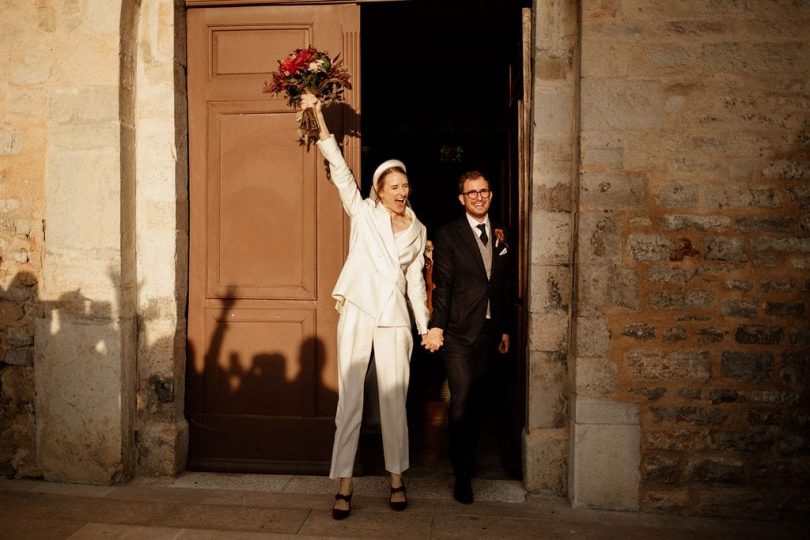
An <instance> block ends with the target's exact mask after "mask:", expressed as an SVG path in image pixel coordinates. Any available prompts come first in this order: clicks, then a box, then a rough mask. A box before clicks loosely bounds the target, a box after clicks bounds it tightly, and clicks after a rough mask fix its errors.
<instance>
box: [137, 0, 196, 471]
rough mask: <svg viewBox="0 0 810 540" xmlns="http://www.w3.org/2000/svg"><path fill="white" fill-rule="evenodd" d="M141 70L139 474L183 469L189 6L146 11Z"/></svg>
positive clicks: (171, 4) (168, 2)
mask: <svg viewBox="0 0 810 540" xmlns="http://www.w3.org/2000/svg"><path fill="white" fill-rule="evenodd" d="M135 42H136V43H137V60H136V66H137V67H136V69H135V81H134V83H135V87H136V88H137V96H136V99H135V103H134V105H135V124H136V145H135V148H136V158H135V159H136V175H135V177H136V193H135V197H136V201H137V203H136V206H137V209H136V225H135V229H136V236H137V248H136V252H137V266H136V268H137V273H138V305H137V314H138V315H137V316H138V391H137V404H138V412H137V421H136V444H137V453H138V469H137V472H138V473H140V474H150V475H153V474H177V473H178V472H180V471H182V470H183V468H184V467H185V461H186V456H187V453H188V450H187V447H188V425H187V423H186V420H185V417H184V415H183V407H184V398H185V393H184V384H183V382H184V380H185V362H186V333H185V328H186V323H185V311H186V288H187V276H188V274H187V269H188V262H187V259H188V255H187V253H188V157H187V146H188V144H187V127H186V117H187V113H186V80H185V73H186V69H185V58H186V33H185V5H184V2H183V0H154V1H152V2H144V3H142V5H141V10H140V17H139V25H138V35H137V40H135Z"/></svg>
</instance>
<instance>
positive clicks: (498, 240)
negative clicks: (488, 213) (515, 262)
mask: <svg viewBox="0 0 810 540" xmlns="http://www.w3.org/2000/svg"><path fill="white" fill-rule="evenodd" d="M495 249H496V250H500V251H498V255H506V251H507V250H508V249H509V245H508V244H507V243H506V235H505V234H504V232H503V229H495Z"/></svg>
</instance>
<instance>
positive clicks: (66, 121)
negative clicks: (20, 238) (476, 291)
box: [34, 0, 136, 484]
mask: <svg viewBox="0 0 810 540" xmlns="http://www.w3.org/2000/svg"><path fill="white" fill-rule="evenodd" d="M129 4H131V5H134V3H129ZM127 9H128V7H127V5H126V3H125V5H123V6H122V2H121V1H116V0H103V1H101V0H85V1H83V2H79V3H78V4H76V6H75V9H68V7H67V6H61V7H60V8H59V11H58V12H57V13H56V15H58V16H56V17H54V24H57V25H61V26H59V28H58V31H59V32H60V36H59V41H58V43H59V44H60V45H59V46H57V47H55V50H54V52H53V53H52V54H54V55H56V58H55V61H54V62H53V67H52V68H51V71H50V78H49V80H48V83H47V84H48V87H49V88H50V93H49V96H48V100H49V108H48V146H47V151H46V152H47V158H46V171H45V250H44V264H43V276H44V279H43V280H42V287H41V298H42V301H43V305H44V316H43V318H41V319H39V320H38V323H37V327H36V338H35V362H34V365H35V384H36V411H37V438H38V458H39V462H40V465H41V468H42V473H43V476H44V478H45V479H47V480H56V481H73V482H88V483H94V484H106V483H110V482H115V481H120V480H122V479H124V478H126V477H128V476H129V475H130V474H131V472H132V470H133V456H134V452H133V443H134V437H133V420H134V415H133V412H134V403H135V393H134V390H135V380H134V375H135V369H134V367H135V326H136V325H135V318H134V290H135V282H134V272H132V271H130V266H131V262H132V257H133V254H134V244H133V243H132V238H131V235H128V234H127V228H128V225H129V224H130V223H131V220H132V210H131V208H132V205H133V204H134V201H133V200H132V199H131V196H132V194H131V192H130V191H129V190H128V188H127V185H126V181H125V180H126V179H127V178H132V175H133V174H134V171H133V170H132V169H131V168H132V164H131V162H129V161H128V160H127V156H126V154H125V153H122V147H124V146H125V145H126V144H127V141H128V140H131V129H130V127H128V126H127V118H126V117H125V116H124V115H122V108H121V104H122V102H126V96H125V92H124V91H123V90H122V86H121V71H122V70H121V67H122V65H123V64H124V62H125V61H126V57H125V56H122V55H121V54H120V53H121V52H122V51H121V31H122V10H124V12H125V13H126V10H127ZM133 9H134V8H133ZM66 43H69V44H70V45H69V46H64V44H66Z"/></svg>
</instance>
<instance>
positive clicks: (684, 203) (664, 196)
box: [653, 182, 700, 208]
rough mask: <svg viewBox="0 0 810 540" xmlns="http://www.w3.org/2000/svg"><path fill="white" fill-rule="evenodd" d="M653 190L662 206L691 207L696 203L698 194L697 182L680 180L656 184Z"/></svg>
mask: <svg viewBox="0 0 810 540" xmlns="http://www.w3.org/2000/svg"><path fill="white" fill-rule="evenodd" d="M653 192H654V195H655V199H656V200H657V201H658V204H659V205H661V206H662V207H664V208H693V207H696V206H697V205H698V201H699V196H700V193H699V190H698V186H697V184H684V183H682V182H674V183H667V184H666V185H664V186H660V187H658V186H656V187H655V188H653Z"/></svg>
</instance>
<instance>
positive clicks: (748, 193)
mask: <svg viewBox="0 0 810 540" xmlns="http://www.w3.org/2000/svg"><path fill="white" fill-rule="evenodd" d="M706 205H707V206H708V207H709V208H779V207H781V206H782V197H781V196H780V195H779V193H778V192H777V191H776V190H774V189H770V188H763V189H755V188H743V187H740V188H720V189H707V190H706Z"/></svg>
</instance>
